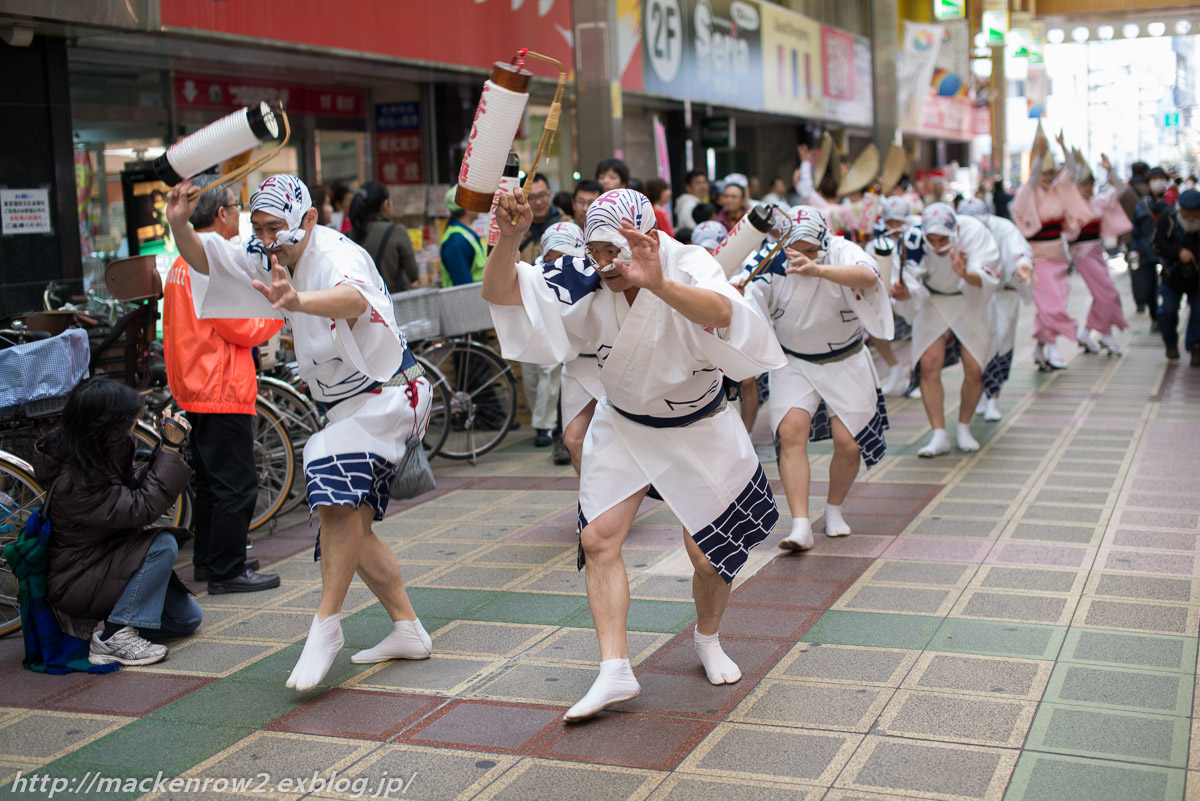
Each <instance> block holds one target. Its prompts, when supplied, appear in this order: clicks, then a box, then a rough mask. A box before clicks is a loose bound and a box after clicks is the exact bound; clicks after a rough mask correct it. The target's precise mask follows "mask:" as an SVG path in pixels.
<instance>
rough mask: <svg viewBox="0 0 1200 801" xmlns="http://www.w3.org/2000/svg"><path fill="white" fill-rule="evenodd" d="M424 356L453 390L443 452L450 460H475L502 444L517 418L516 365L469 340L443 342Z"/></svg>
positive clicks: (428, 350)
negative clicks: (514, 372) (514, 373)
mask: <svg viewBox="0 0 1200 801" xmlns="http://www.w3.org/2000/svg"><path fill="white" fill-rule="evenodd" d="M421 355H422V356H423V357H425V359H426V360H427V361H429V362H430V363H432V364H433V365H434V366H435V367H437V368H438V369H439V370H440V371H441V372H442V374H443V375H444V376H445V377H446V379H447V381H448V382H449V386H450V420H449V424H450V425H449V429H450V430H449V431H448V432H447V435H446V441H445V443H444V444H443V445H442V447H441V450H440V451H439V452H440V454H441V455H442V456H445V457H446V458H447V459H470V460H471V461H472V462H474V461H475V458H476V457H477V456H481V455H483V454H485V453H487V452H488V451H490V450H491V449H492V448H495V447H496V446H497V445H499V444H500V442H501V440H503V439H504V437H505V435H506V434H508V428H509V426H510V425H512V421H513V419H514V418H515V417H516V416H517V380H516V378H515V377H514V376H513V370H512V367H511V366H510V365H509V364H508V362H506V361H504V359H502V358H501V357H500V354H498V353H496V352H495V351H494V350H492V349H491V348H489V347H487V346H486V345H481V344H479V343H477V342H472V341H471V340H469V339H451V340H446V341H444V342H439V343H437V344H435V345H433V346H432V347H430V348H428V349H427V350H425V351H423V352H422V353H421Z"/></svg>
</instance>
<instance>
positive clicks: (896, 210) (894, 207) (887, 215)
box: [879, 196, 912, 223]
mask: <svg viewBox="0 0 1200 801" xmlns="http://www.w3.org/2000/svg"><path fill="white" fill-rule="evenodd" d="M910 214H912V204H911V203H909V202H908V199H907V198H903V197H899V196H893V197H885V198H884V199H883V203H881V204H880V205H879V219H881V220H883V221H884V222H885V223H886V222H887V221H888V220H907V219H908V215H910Z"/></svg>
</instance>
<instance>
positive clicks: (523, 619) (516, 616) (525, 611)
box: [463, 592, 587, 626]
mask: <svg viewBox="0 0 1200 801" xmlns="http://www.w3.org/2000/svg"><path fill="white" fill-rule="evenodd" d="M585 609H587V599H586V598H584V597H582V596H579V595H552V594H550V593H537V592H505V593H500V594H499V597H497V598H496V599H495V600H493V601H491V602H489V603H487V604H485V605H483V606H481V607H479V608H478V609H475V610H474V611H473V612H471V613H470V614H468V615H464V616H463V617H464V619H467V620H494V621H500V622H503V623H534V624H538V625H542V626H561V625H563V624H565V623H566V622H567V621H568V620H571V619H572V618H575V617H577V616H578V615H579V613H580V612H582V611H583V610H585Z"/></svg>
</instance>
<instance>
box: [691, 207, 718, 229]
mask: <svg viewBox="0 0 1200 801" xmlns="http://www.w3.org/2000/svg"><path fill="white" fill-rule="evenodd" d="M716 216H717V209H716V207H715V206H713V204H711V203H700V204H699V205H697V206H696V207H695V208H694V209H692V219H693V220H695V221H696V225H699V224H700V223H702V222H708V221H709V220H711V219H713V218H714V217H716Z"/></svg>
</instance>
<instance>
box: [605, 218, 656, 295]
mask: <svg viewBox="0 0 1200 801" xmlns="http://www.w3.org/2000/svg"><path fill="white" fill-rule="evenodd" d="M621 236H623V237H625V241H626V242H628V243H629V252H630V254H631V256H632V258H631V259H630V260H629V263H628V264H627V263H625V262H623V261H621V260H620V259H617V260H616V261H615V262H614V264H619V265H620V270H621V275H623V276H625V277H626V278H627V279H629V282H630V283H631V284H633V285H634V286H637V287H644V288H646V289H649V290H650V291H651V292H653V291H654V290H656V289H658V288H659V287H661V286H662V285H663V274H662V261H661V260H660V259H659V257H658V235H657V233H656V232H655V231H650V232H649V233H645V234H643V233H642V232H641V231H639V230H638V229H637V228H635V227H634V226H633V225H631V224H630V223H628V222H622V223H621Z"/></svg>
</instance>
